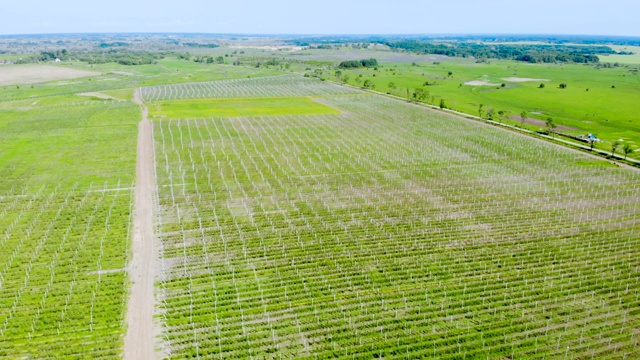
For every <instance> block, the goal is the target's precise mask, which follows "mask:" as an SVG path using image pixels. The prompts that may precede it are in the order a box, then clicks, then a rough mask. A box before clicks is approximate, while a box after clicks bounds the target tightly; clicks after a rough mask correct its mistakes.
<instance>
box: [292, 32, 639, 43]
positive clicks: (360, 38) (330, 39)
mask: <svg viewBox="0 0 640 360" xmlns="http://www.w3.org/2000/svg"><path fill="white" fill-rule="evenodd" d="M407 40H410V41H418V42H432V41H447V42H453V41H455V42H467V41H475V42H483V43H492V42H500V43H504V42H539V43H546V44H557V45H562V44H582V45H635V46H640V37H637V36H610V35H606V36H605V35H526V34H515V35H513V34H511V35H510V34H482V35H324V36H311V37H309V36H301V37H297V38H293V39H288V40H285V42H286V43H289V44H295V45H299V46H313V45H318V44H334V45H336V44H352V43H363V42H366V43H378V44H383V43H385V42H398V41H407Z"/></svg>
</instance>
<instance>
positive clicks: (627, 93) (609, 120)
mask: <svg viewBox="0 0 640 360" xmlns="http://www.w3.org/2000/svg"><path fill="white" fill-rule="evenodd" d="M414 64H415V65H412V64H409V63H396V64H392V63H388V64H382V65H381V66H380V67H379V68H377V70H375V69H360V70H350V71H347V70H342V72H343V74H347V75H349V79H348V83H349V84H352V85H355V86H363V85H364V83H365V81H368V82H369V83H370V84H371V85H372V86H373V87H374V89H375V90H377V91H382V92H388V93H391V94H394V95H397V96H401V97H404V98H407V97H409V98H413V96H412V95H413V92H414V91H415V89H416V88H422V89H424V90H425V92H427V93H428V94H427V96H426V98H425V99H424V100H423V101H425V102H428V103H431V104H433V105H439V103H440V99H443V100H444V102H445V104H446V106H447V107H448V108H451V109H454V110H457V111H461V112H464V113H467V114H471V115H476V116H477V115H479V113H478V108H479V105H480V104H483V106H484V107H483V109H484V114H483V116H484V117H486V111H487V110H488V109H489V108H491V109H493V110H494V119H495V120H500V121H504V122H508V123H511V124H520V113H521V112H522V111H526V112H527V114H528V115H527V116H528V117H530V118H534V119H539V120H540V121H538V123H537V124H526V125H525V127H528V128H530V129H532V130H544V128H545V125H544V122H545V120H546V119H547V118H549V117H551V118H552V119H553V120H554V122H555V123H556V124H558V125H561V126H563V128H562V129H560V131H561V132H563V133H567V134H571V135H587V134H596V136H597V137H598V138H600V139H602V140H603V142H602V143H600V144H599V145H597V147H599V148H601V149H605V150H610V144H611V143H612V142H614V141H616V140H622V141H623V142H629V143H630V144H631V146H632V147H633V149H634V150H638V149H640V121H638V114H639V113H640V102H638V101H637V99H638V96H639V95H640V78H639V77H638V73H637V67H635V68H634V67H631V68H626V67H618V68H600V69H596V68H595V67H594V66H593V65H576V64H551V65H541V64H525V63H519V62H515V61H491V62H490V64H487V63H476V62H474V61H472V60H467V61H461V60H459V59H455V60H441V61H439V62H436V63H433V62H426V61H423V62H416V63H414ZM634 69H635V70H634ZM450 72H451V75H449V73H450ZM327 76H328V77H329V78H334V77H333V74H328V75H327ZM527 79H531V81H526V80H527ZM502 84H504V87H503V86H502ZM541 84H542V86H544V87H543V88H540V86H541ZM560 84H566V88H565V89H561V88H559V85H560ZM390 85H391V86H390ZM407 90H408V93H407ZM498 111H507V116H506V119H499V116H498V114H497V113H498ZM630 156H631V157H634V158H638V157H640V152H637V151H636V152H635V153H634V154H631V155H630Z"/></svg>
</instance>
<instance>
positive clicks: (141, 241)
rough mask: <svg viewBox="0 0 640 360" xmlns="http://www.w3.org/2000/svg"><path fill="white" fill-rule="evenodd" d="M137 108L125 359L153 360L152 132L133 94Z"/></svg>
mask: <svg viewBox="0 0 640 360" xmlns="http://www.w3.org/2000/svg"><path fill="white" fill-rule="evenodd" d="M134 101H135V102H136V103H137V104H138V105H140V108H141V111H142V120H141V121H140V124H139V127H138V149H137V151H138V156H137V161H136V188H135V216H134V235H133V245H132V247H133V257H132V259H131V263H130V265H129V275H130V279H131V293H130V297H129V304H128V311H127V334H126V336H125V339H124V358H125V359H153V358H156V354H155V346H154V345H155V342H154V338H155V334H156V332H155V329H154V323H153V315H154V305H155V300H154V293H153V289H154V286H153V284H154V278H155V276H154V275H155V270H154V269H155V262H156V259H155V257H156V250H155V245H154V241H155V240H154V235H153V217H152V209H153V189H154V186H155V180H154V165H153V136H152V134H153V129H152V124H151V121H149V119H148V112H149V111H148V109H147V107H146V106H145V105H144V103H143V101H142V98H141V96H140V91H139V90H136V91H135V93H134Z"/></svg>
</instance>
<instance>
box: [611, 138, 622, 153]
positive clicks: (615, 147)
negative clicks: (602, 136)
mask: <svg viewBox="0 0 640 360" xmlns="http://www.w3.org/2000/svg"><path fill="white" fill-rule="evenodd" d="M619 146H620V141H617V140H616V141H614V142H612V143H611V157H614V156H615V153H616V150H618V147H619Z"/></svg>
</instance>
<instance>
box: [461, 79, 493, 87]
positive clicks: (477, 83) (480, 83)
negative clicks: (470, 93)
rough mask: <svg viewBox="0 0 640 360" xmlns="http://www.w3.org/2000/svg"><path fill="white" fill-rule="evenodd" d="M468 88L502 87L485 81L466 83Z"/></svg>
mask: <svg viewBox="0 0 640 360" xmlns="http://www.w3.org/2000/svg"><path fill="white" fill-rule="evenodd" d="M464 84H465V85H467V86H500V84H494V83H491V82H489V81H485V80H472V81H467V82H466V83H464Z"/></svg>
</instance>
